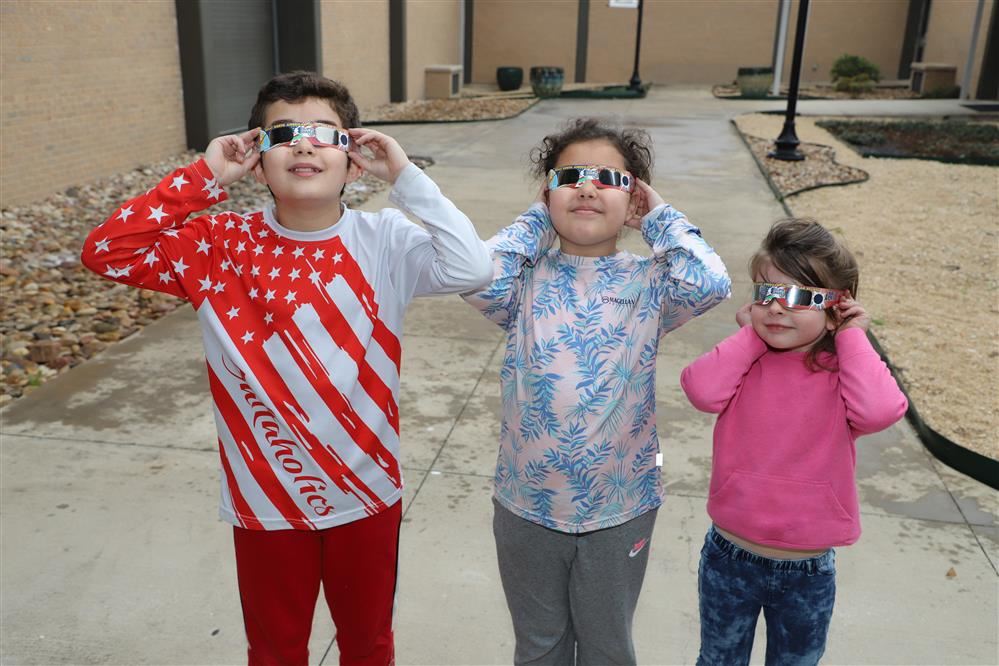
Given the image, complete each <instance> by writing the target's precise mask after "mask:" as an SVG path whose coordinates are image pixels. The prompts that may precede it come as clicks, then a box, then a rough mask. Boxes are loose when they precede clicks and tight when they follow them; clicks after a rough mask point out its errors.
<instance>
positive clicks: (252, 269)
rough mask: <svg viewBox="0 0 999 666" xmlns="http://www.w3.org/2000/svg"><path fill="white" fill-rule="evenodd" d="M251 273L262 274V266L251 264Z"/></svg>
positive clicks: (255, 275)
mask: <svg viewBox="0 0 999 666" xmlns="http://www.w3.org/2000/svg"><path fill="white" fill-rule="evenodd" d="M250 275H252V276H253V277H257V276H258V275H260V266H250Z"/></svg>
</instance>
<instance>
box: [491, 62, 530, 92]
mask: <svg viewBox="0 0 999 666" xmlns="http://www.w3.org/2000/svg"><path fill="white" fill-rule="evenodd" d="M523 82H524V68H523V67H497V68H496V84H497V85H498V86H499V89H500V90H516V89H517V88H519V87H520V84H522V83H523Z"/></svg>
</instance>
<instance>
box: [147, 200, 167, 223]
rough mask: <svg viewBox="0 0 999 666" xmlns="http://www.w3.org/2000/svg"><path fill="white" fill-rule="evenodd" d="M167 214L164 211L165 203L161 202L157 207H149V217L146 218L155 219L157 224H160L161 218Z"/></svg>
mask: <svg viewBox="0 0 999 666" xmlns="http://www.w3.org/2000/svg"><path fill="white" fill-rule="evenodd" d="M166 216H167V214H166V213H165V212H164V211H163V204H160V205H159V206H157V207H156V208H153V207H152V206H150V207H149V217H147V218H146V219H147V220H152V219H155V220H156V224H160V220H162V219H163V218H164V217H166Z"/></svg>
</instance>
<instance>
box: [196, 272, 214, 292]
mask: <svg viewBox="0 0 999 666" xmlns="http://www.w3.org/2000/svg"><path fill="white" fill-rule="evenodd" d="M198 284H200V285H201V289H198V291H208V290H209V289H211V288H212V279H211V278H210V277H208V276H207V275H206V276H205V279H204V280H198Z"/></svg>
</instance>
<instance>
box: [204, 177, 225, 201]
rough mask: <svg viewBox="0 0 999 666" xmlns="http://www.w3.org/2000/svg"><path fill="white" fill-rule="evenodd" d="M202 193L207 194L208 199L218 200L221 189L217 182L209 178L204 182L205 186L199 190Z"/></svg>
mask: <svg viewBox="0 0 999 666" xmlns="http://www.w3.org/2000/svg"><path fill="white" fill-rule="evenodd" d="M201 190H202V191H203V192H207V193H208V198H209V199H218V198H220V196H221V195H222V192H223V190H222V188H221V187H219V185H218V181H217V180H215V179H214V178H209V179H208V180H206V181H205V186H204V187H203V188H201Z"/></svg>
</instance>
